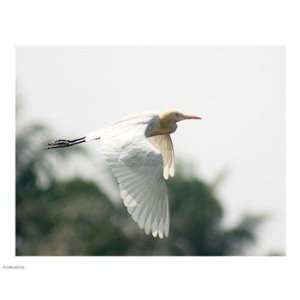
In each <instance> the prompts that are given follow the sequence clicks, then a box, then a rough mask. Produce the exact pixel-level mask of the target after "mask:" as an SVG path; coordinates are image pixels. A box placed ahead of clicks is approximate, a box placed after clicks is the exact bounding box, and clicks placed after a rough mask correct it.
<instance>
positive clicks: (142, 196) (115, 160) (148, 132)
mask: <svg viewBox="0 0 300 300" xmlns="http://www.w3.org/2000/svg"><path fill="white" fill-rule="evenodd" d="M188 119H201V118H200V117H198V116H193V115H188V114H183V113H181V112H179V111H174V110H171V111H166V112H162V113H152V112H150V113H140V114H135V115H130V116H127V117H125V118H123V119H121V120H119V121H117V122H115V123H113V124H112V125H110V126H108V127H105V128H103V129H100V130H98V131H95V132H92V133H90V134H87V135H86V136H84V137H82V138H78V139H74V140H67V139H60V140H56V141H55V142H54V143H49V144H48V147H47V149H53V148H63V147H69V146H73V145H77V144H80V143H85V142H89V141H93V140H100V144H101V146H102V151H103V154H104V158H105V160H106V162H107V163H108V165H109V166H110V168H111V170H112V173H113V175H114V176H115V178H116V180H117V182H118V186H119V189H120V194H121V198H122V199H123V202H124V205H125V206H126V207H127V210H128V212H129V214H130V215H131V217H132V218H133V220H134V221H135V222H136V223H137V224H138V226H139V227H140V228H141V229H144V230H145V233H146V234H150V233H152V235H153V237H157V236H158V237H160V238H164V237H168V235H169V226H170V217H169V199H168V191H167V186H166V183H165V179H166V180H167V179H168V178H169V176H170V177H173V176H174V174H175V156H174V149H173V144H172V140H171V137H170V134H171V133H173V132H174V131H176V129H177V124H176V123H177V122H179V121H182V120H188Z"/></svg>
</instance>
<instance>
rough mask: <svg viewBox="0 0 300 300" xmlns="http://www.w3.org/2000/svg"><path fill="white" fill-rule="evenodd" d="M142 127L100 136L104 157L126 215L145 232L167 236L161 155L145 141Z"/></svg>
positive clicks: (167, 216) (167, 219) (166, 205)
mask: <svg viewBox="0 0 300 300" xmlns="http://www.w3.org/2000/svg"><path fill="white" fill-rule="evenodd" d="M144 132H145V130H144V128H142V127H141V126H132V127H131V126H129V127H128V128H127V130H126V132H125V133H124V131H123V132H122V133H121V132H120V131H119V133H118V134H112V133H110V134H109V137H107V138H103V139H102V140H101V141H102V150H103V153H104V157H105V159H106V161H107V163H108V164H109V166H110V167H111V169H112V172H113V174H114V176H115V177H116V179H117V182H118V184H119V188H120V193H121V197H122V199H123V202H124V204H125V206H126V207H127V210H128V212H129V214H130V215H131V216H132V218H133V220H134V221H135V222H136V223H137V224H138V226H139V227H140V228H141V229H144V230H145V232H146V234H149V233H150V232H152V235H153V236H154V237H156V236H159V237H160V238H163V237H164V236H165V237H167V236H168V235H169V223H170V222H169V202H168V201H169V200H168V191H167V186H166V183H165V181H164V177H163V168H164V167H163V156H162V154H161V153H160V152H159V151H158V150H157V149H156V148H155V147H154V146H153V145H152V144H151V143H150V142H149V141H148V140H147V138H146V137H145V135H144Z"/></svg>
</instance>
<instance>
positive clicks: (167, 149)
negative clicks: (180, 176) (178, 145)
mask: <svg viewBox="0 0 300 300" xmlns="http://www.w3.org/2000/svg"><path fill="white" fill-rule="evenodd" d="M148 139H149V141H150V142H151V143H152V144H153V145H154V146H155V147H156V148H157V150H158V151H159V152H160V153H161V155H162V157H163V162H164V177H165V179H168V178H169V176H171V177H174V174H175V154H174V148H173V143H172V139H171V137H170V135H168V134H165V135H157V136H152V137H149V138H148Z"/></svg>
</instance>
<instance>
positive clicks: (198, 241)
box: [16, 125, 261, 256]
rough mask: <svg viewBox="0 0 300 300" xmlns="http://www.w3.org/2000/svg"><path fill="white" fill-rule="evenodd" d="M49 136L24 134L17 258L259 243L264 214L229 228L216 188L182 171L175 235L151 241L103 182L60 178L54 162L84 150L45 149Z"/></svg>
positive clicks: (204, 250) (173, 199) (174, 182)
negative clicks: (257, 236)
mask: <svg viewBox="0 0 300 300" xmlns="http://www.w3.org/2000/svg"><path fill="white" fill-rule="evenodd" d="M42 137H43V138H42ZM45 137H46V138H48V139H49V140H51V134H50V132H49V130H48V129H46V128H45V127H43V126H41V125H31V126H28V127H23V128H22V130H21V131H20V132H17V137H16V254H17V255H46V256H49V255H242V254H243V251H244V249H245V247H246V246H248V245H250V244H253V243H254V242H255V234H254V233H255V228H256V226H257V225H258V224H259V223H260V222H261V218H260V217H257V216H247V217H244V218H243V219H242V220H241V222H240V223H239V224H238V225H236V226H235V227H233V228H224V226H223V224H222V222H223V220H224V208H223V206H222V205H221V202H220V201H219V200H218V199H217V198H216V196H215V185H217V184H216V183H214V184H212V185H208V184H206V183H205V182H203V181H202V180H200V179H198V178H196V177H191V176H184V175H183V173H184V172H180V171H179V172H177V176H176V177H175V178H174V179H171V180H169V181H168V188H169V195H170V214H171V225H170V226H171V227H170V236H169V238H167V239H163V240H160V239H154V238H153V237H152V236H146V235H145V234H144V232H143V231H141V230H140V229H139V228H138V226H137V225H136V224H135V223H134V222H133V220H132V219H131V217H130V216H129V214H128V213H127V211H126V209H125V207H124V206H123V204H121V201H120V204H119V205H116V204H114V203H113V202H112V201H111V200H110V199H109V197H108V196H107V195H105V194H104V193H103V191H102V190H101V189H100V188H99V186H98V185H97V184H96V183H94V182H92V181H88V180H86V179H82V178H71V179H65V180H61V179H58V178H57V177H56V176H55V170H54V169H53V167H52V165H53V164H52V161H51V160H53V159H55V160H57V159H59V160H60V162H59V164H60V166H62V167H63V165H64V163H65V162H66V161H67V160H68V159H69V158H70V156H72V153H74V151H75V152H77V151H78V149H82V148H81V147H80V146H79V147H74V149H68V151H65V149H59V150H57V151H46V150H44V146H45V145H43V144H42V142H41V141H42V140H44V138H45ZM65 153H67V154H68V155H67V156H66V155H64V154H65ZM81 155H85V154H84V153H82V154H81Z"/></svg>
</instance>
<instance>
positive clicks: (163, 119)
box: [151, 115, 177, 136]
mask: <svg viewBox="0 0 300 300" xmlns="http://www.w3.org/2000/svg"><path fill="white" fill-rule="evenodd" d="M157 125H158V126H157V127H156V128H154V129H153V131H152V133H151V135H152V136H154V135H163V134H171V133H173V132H174V131H175V130H176V129H177V124H176V122H174V121H173V120H172V119H171V117H170V116H169V115H160V118H159V123H158V124H157Z"/></svg>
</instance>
